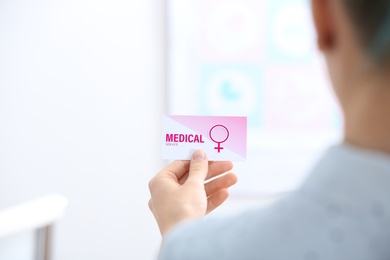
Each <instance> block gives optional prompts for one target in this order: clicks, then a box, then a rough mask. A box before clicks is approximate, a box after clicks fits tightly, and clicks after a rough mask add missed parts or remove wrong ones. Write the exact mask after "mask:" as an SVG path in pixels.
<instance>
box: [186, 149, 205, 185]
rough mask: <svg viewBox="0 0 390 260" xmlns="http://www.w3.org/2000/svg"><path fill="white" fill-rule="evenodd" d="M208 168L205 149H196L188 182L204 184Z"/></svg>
mask: <svg viewBox="0 0 390 260" xmlns="http://www.w3.org/2000/svg"><path fill="white" fill-rule="evenodd" d="M208 170H209V163H208V161H207V155H206V154H205V153H204V152H203V151H200V150H198V151H196V152H195V153H194V154H193V155H192V160H191V164H190V170H189V173H188V179H187V183H195V184H198V185H202V186H203V185H204V181H205V179H206V176H207V173H208Z"/></svg>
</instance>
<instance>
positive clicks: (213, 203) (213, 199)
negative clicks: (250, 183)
mask: <svg viewBox="0 0 390 260" xmlns="http://www.w3.org/2000/svg"><path fill="white" fill-rule="evenodd" d="M228 197H229V191H228V190H227V189H222V190H219V191H217V192H216V193H214V194H213V195H211V196H210V197H209V198H208V200H207V214H208V213H210V212H211V211H213V210H214V209H216V208H218V207H219V206H220V205H221V204H222V203H224V202H225V200H226V199H227V198H228Z"/></svg>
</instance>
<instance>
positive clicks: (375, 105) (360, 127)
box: [343, 75, 390, 154]
mask: <svg viewBox="0 0 390 260" xmlns="http://www.w3.org/2000/svg"><path fill="white" fill-rule="evenodd" d="M376 76H378V75H376ZM382 76H383V75H382ZM379 78H381V80H379ZM384 78H385V77H374V76H373V77H371V78H368V79H366V80H362V79H360V80H359V82H358V81H356V83H357V84H353V85H351V86H349V87H350V88H353V90H352V91H353V92H354V93H353V95H351V96H352V97H351V98H349V99H348V100H347V101H346V102H344V103H345V104H344V106H343V110H344V111H343V112H344V118H345V125H344V130H345V131H344V132H345V136H344V138H345V141H346V142H348V143H350V144H353V145H356V146H359V147H362V148H367V149H372V150H377V151H381V152H385V153H388V154H390V84H389V82H390V81H389V79H388V78H387V77H386V79H384Z"/></svg>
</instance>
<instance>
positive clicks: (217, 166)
mask: <svg viewBox="0 0 390 260" xmlns="http://www.w3.org/2000/svg"><path fill="white" fill-rule="evenodd" d="M231 169H233V163H232V162H229V161H226V162H210V164H209V172H208V173H207V178H206V179H211V178H213V177H216V176H218V175H220V174H222V173H225V172H228V171H230V170H231Z"/></svg>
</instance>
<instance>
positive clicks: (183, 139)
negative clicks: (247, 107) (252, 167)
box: [161, 115, 247, 161]
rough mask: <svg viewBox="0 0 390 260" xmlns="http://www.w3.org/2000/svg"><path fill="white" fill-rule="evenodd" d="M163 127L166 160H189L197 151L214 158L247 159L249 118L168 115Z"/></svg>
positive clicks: (215, 159) (219, 159)
mask: <svg viewBox="0 0 390 260" xmlns="http://www.w3.org/2000/svg"><path fill="white" fill-rule="evenodd" d="M162 129H163V134H162V140H161V142H162V145H161V146H162V159H168V160H189V159H191V156H192V154H193V152H194V151H195V150H203V151H204V152H205V153H206V154H207V156H208V159H209V160H210V161H245V159H246V143H247V118H246V117H238V116H175V115H167V116H164V117H163V127H162Z"/></svg>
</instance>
